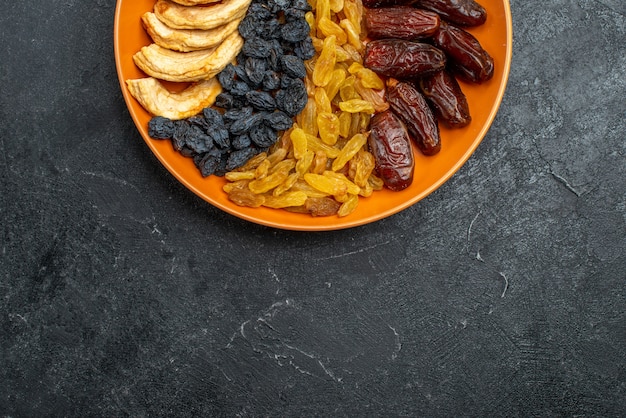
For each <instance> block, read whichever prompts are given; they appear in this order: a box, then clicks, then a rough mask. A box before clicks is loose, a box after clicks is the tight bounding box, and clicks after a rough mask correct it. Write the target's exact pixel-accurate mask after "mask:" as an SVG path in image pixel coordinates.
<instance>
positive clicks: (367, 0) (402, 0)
mask: <svg viewBox="0 0 626 418" xmlns="http://www.w3.org/2000/svg"><path fill="white" fill-rule="evenodd" d="M414 1H415V0H363V6H365V7H367V8H370V9H373V8H378V7H391V6H408V5H410V4H411V3H413V2H414Z"/></svg>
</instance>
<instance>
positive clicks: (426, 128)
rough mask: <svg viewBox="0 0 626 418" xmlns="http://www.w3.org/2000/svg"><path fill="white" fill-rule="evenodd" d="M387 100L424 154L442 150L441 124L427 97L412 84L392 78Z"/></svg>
mask: <svg viewBox="0 0 626 418" xmlns="http://www.w3.org/2000/svg"><path fill="white" fill-rule="evenodd" d="M387 102H389V105H390V108H391V110H393V112H394V113H395V114H396V116H398V117H399V118H400V120H402V122H404V124H405V125H406V127H407V130H408V131H409V134H410V135H411V137H412V138H413V140H414V141H415V143H416V145H417V146H418V148H419V149H420V151H422V153H423V154H424V155H435V154H437V153H438V152H439V151H440V150H441V137H440V135H439V125H437V120H436V119H435V115H434V114H433V112H432V110H431V109H430V107H429V106H428V103H427V102H426V99H425V98H424V96H422V94H421V93H420V92H419V91H418V90H417V88H415V87H414V86H413V85H412V84H410V83H408V82H404V81H398V80H395V79H390V80H388V82H387Z"/></svg>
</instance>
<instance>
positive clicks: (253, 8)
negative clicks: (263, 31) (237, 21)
mask: <svg viewBox="0 0 626 418" xmlns="http://www.w3.org/2000/svg"><path fill="white" fill-rule="evenodd" d="M247 14H248V15H252V16H255V17H256V18H257V19H259V20H262V21H265V20H267V19H269V18H271V17H272V12H271V11H270V10H269V9H268V8H267V7H265V5H264V4H261V3H256V2H255V3H252V4H250V6H249V7H248V12H247Z"/></svg>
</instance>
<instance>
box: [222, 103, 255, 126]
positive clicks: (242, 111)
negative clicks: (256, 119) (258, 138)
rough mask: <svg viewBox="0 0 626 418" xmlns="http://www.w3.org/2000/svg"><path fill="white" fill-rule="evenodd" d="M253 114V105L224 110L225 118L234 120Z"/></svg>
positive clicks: (230, 120)
mask: <svg viewBox="0 0 626 418" xmlns="http://www.w3.org/2000/svg"><path fill="white" fill-rule="evenodd" d="M250 116H252V107H250V106H245V107H242V108H239V109H230V110H227V111H226V112H224V116H223V117H224V120H225V121H227V122H234V121H236V120H238V119H244V118H248V117H250Z"/></svg>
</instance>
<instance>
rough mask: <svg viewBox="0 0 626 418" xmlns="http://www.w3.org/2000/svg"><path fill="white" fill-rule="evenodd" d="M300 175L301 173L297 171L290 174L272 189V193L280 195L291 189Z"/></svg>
mask: <svg viewBox="0 0 626 418" xmlns="http://www.w3.org/2000/svg"><path fill="white" fill-rule="evenodd" d="M296 164H297V163H296ZM299 177H300V175H299V174H298V173H297V172H296V173H291V174H289V175H288V176H287V178H286V179H285V181H283V182H282V183H280V184H279V185H278V186H276V187H275V188H274V190H272V195H274V196H280V195H281V194H283V193H284V192H286V191H287V190H289V189H291V186H293V185H294V184H295V183H296V181H298V178H299Z"/></svg>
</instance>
